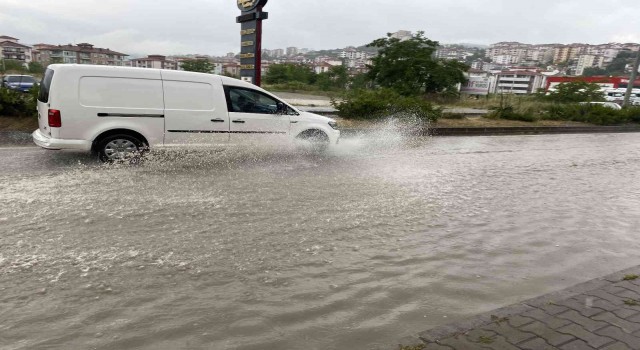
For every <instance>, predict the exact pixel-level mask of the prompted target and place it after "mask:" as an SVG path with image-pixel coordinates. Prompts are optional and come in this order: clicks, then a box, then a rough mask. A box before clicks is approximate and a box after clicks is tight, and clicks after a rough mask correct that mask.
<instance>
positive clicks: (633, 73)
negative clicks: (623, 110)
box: [622, 49, 640, 107]
mask: <svg viewBox="0 0 640 350" xmlns="http://www.w3.org/2000/svg"><path fill="white" fill-rule="evenodd" d="M638 68H640V49H638V54H637V55H636V61H635V62H634V63H633V68H632V69H631V77H630V78H629V84H627V93H626V94H625V95H624V102H623V103H622V106H623V107H629V101H630V99H631V92H632V91H633V83H635V82H636V77H637V76H638Z"/></svg>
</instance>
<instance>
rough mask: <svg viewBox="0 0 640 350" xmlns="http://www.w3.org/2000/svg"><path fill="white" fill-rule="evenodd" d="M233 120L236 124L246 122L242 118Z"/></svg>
mask: <svg viewBox="0 0 640 350" xmlns="http://www.w3.org/2000/svg"><path fill="white" fill-rule="evenodd" d="M233 122H234V123H236V124H244V123H245V121H244V120H240V119H236V120H234V121H233Z"/></svg>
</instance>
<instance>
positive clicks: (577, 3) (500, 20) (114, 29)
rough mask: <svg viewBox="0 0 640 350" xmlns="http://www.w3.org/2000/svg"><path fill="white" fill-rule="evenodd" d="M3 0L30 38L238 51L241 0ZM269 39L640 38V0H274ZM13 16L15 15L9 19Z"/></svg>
mask: <svg viewBox="0 0 640 350" xmlns="http://www.w3.org/2000/svg"><path fill="white" fill-rule="evenodd" d="M64 4H65V5H64V6H61V7H57V8H56V10H55V11H51V10H50V9H51V5H50V3H49V1H48V0H30V1H28V2H25V1H20V0H0V8H3V11H2V12H3V13H2V15H1V16H0V19H3V20H2V21H0V34H5V35H11V36H15V37H18V38H20V39H21V40H22V42H25V43H31V44H33V43H37V42H45V43H53V44H65V43H70V42H81V41H90V42H92V43H94V44H95V45H98V46H102V47H109V48H111V49H114V50H120V51H125V52H127V53H132V54H152V53H166V54H179V53H202V54H218V55H219V54H224V53H226V52H229V51H238V46H239V45H238V44H239V41H240V35H239V25H237V24H236V23H235V16H237V15H238V10H237V8H236V5H235V0H183V1H179V2H178V1H175V0H171V1H168V0H153V1H152V0H136V1H134V0H105V1H98V0H67V1H65V2H64ZM265 10H267V11H268V12H269V13H270V19H269V20H268V21H266V22H265V36H264V44H263V46H264V47H265V48H285V47H288V46H297V47H308V48H312V49H328V48H337V47H344V46H347V45H361V44H366V43H368V42H370V41H372V40H373V39H375V38H379V37H382V36H384V35H385V33H387V32H393V31H396V30H399V29H406V30H412V31H417V30H424V31H425V32H426V33H427V36H428V37H429V38H431V39H433V40H438V41H440V42H444V43H454V42H474V43H480V44H490V43H493V42H498V41H512V40H513V41H522V42H527V43H554V42H558V43H571V42H588V43H602V42H609V41H614V40H635V41H638V40H640V20H639V19H637V17H636V16H633V14H634V13H638V12H640V2H638V1H635V0H608V1H606V5H605V2H603V1H601V0H600V1H595V0H562V1H556V0H538V1H536V2H529V1H513V0H487V1H481V0H448V1H444V0H442V1H424V0H406V1H402V2H399V1H390V0H387V1H383V0H369V1H347V0H324V1H311V0H306V1H297V0H271V1H270V2H269V4H268V5H267V7H266V8H265ZM4 18H10V20H4Z"/></svg>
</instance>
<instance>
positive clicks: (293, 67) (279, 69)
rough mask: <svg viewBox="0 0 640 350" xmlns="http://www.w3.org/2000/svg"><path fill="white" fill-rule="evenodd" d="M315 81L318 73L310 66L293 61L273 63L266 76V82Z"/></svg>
mask: <svg viewBox="0 0 640 350" xmlns="http://www.w3.org/2000/svg"><path fill="white" fill-rule="evenodd" d="M315 81H316V74H315V73H314V72H313V71H312V70H311V68H310V67H309V66H305V65H301V64H292V63H284V64H274V65H271V66H270V67H269V71H268V72H267V74H266V76H265V78H264V82H265V83H267V84H287V83H292V82H299V83H303V84H313V83H315Z"/></svg>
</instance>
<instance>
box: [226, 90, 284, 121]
mask: <svg viewBox="0 0 640 350" xmlns="http://www.w3.org/2000/svg"><path fill="white" fill-rule="evenodd" d="M224 92H225V95H226V98H227V108H228V109H229V112H237V113H254V114H276V113H278V102H279V101H278V100H276V99H274V98H273V97H271V96H268V95H266V94H263V93H262V92H260V91H256V90H251V89H247V88H240V87H235V86H225V87H224Z"/></svg>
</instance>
